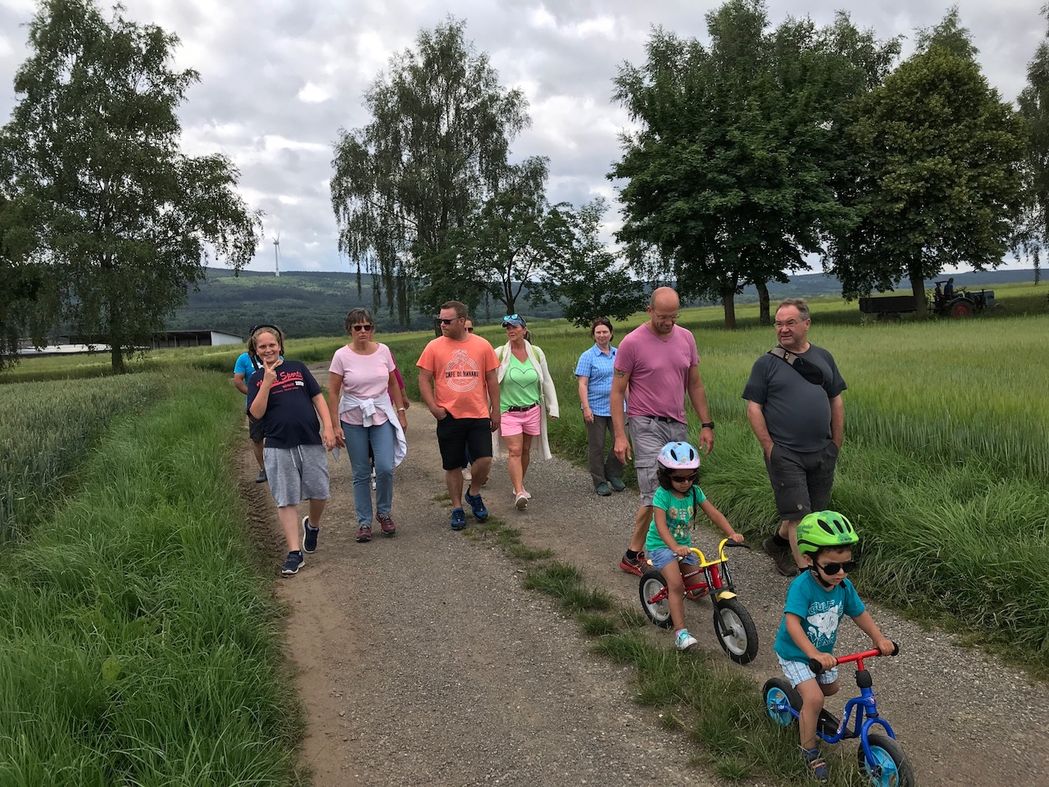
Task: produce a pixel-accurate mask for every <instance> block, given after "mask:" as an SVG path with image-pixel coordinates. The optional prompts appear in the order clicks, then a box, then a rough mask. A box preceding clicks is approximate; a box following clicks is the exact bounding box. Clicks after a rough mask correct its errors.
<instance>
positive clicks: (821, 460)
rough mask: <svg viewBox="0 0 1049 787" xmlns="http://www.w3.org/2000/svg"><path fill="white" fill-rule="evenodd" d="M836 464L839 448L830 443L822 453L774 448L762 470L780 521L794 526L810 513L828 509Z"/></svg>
mask: <svg viewBox="0 0 1049 787" xmlns="http://www.w3.org/2000/svg"><path fill="white" fill-rule="evenodd" d="M837 462H838V446H836V445H835V444H834V443H833V442H828V443H827V447H826V448H824V449H823V450H822V451H813V452H811V453H808V452H806V453H800V452H798V451H791V450H790V449H789V448H784V447H783V446H781V445H775V444H773V446H772V454H771V456H769V457H768V459H766V460H765V467H766V468H767V469H768V472H769V481H771V482H772V493H773V494H774V495H775V496H776V508H777V509H778V510H779V515H780V517H781V518H782V519H785V520H787V521H789V522H796V521H798V520H800V519H803V518H804V517H805V515H806V514H810V513H812V512H813V511H825V510H826V509H827V508H829V507H830V490H831V487H832V486H834V467H835V465H836V464H837Z"/></svg>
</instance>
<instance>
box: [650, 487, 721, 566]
mask: <svg viewBox="0 0 1049 787" xmlns="http://www.w3.org/2000/svg"><path fill="white" fill-rule="evenodd" d="M693 491H695V494H693ZM706 499H707V496H706V495H705V494H703V490H702V489H700V488H699V487H698V486H693V487H692V489H691V490H689V491H688V492H686V493H685V496H684V497H678V496H677V495H675V494H674V493H673V492H671V491H670V490H669V489H664V488H663V487H661V486H660V487H657V488H656V493H655V494H654V495H653V496H652V506H653V507H654V508H661V509H663V510H664V511H666V514H667V527H668V528H670V535H672V536H673V537H674V540H675V541H677V542H678V544H680V545H681V546H683V547H690V546H692V520H693V519H694V518H695V516H696V509H697V508H699V506H700V504H701V503H702V502H703V501H704V500H706ZM654 549H670V547H669V546H667V543H666V542H665V541H664V540H663V539H662V538H661V537H660V535H659V531H658V530H656V520H655V518H654V517H653V519H652V522H651V524H649V526H648V537H647V538H646V539H645V551H646V552H651V551H652V550H654Z"/></svg>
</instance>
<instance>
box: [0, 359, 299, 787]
mask: <svg viewBox="0 0 1049 787" xmlns="http://www.w3.org/2000/svg"><path fill="white" fill-rule="evenodd" d="M176 383H177V384H176ZM78 392H79V396H78ZM0 396H2V397H3V401H2V404H0V412H3V413H4V414H5V418H6V416H7V415H8V406H7V405H9V404H11V403H12V401H14V402H16V403H17V404H18V405H19V409H21V410H23V411H25V417H24V418H23V419H22V421H20V422H17V423H15V422H10V421H5V426H6V427H7V430H6V432H5V440H12V442H15V440H14V438H17V442H19V443H20V442H25V443H27V445H28V446H30V447H35V448H36V449H37V450H39V451H40V452H41V454H42V457H43V458H42V461H41V463H40V464H39V465H36V466H28V467H27V468H26V472H25V473H24V474H23V475H20V476H18V477H17V478H16V481H19V480H20V479H23V478H29V477H30V476H31V475H32V473H34V472H35V473H37V476H36V478H37V479H38V481H39V480H40V479H43V478H45V477H48V476H50V477H54V475H55V473H56V472H61V471H62V469H63V468H68V467H69V466H70V462H69V461H68V460H69V458H70V456H69V455H66V454H65V453H64V450H65V447H66V445H67V444H68V445H72V447H73V448H75V449H76V451H75V457H74V458H75V460H76V461H75V462H74V463H73V465H74V466H75V467H76V473H75V478H73V479H71V480H70V483H68V484H65V485H63V487H62V488H61V489H60V488H59V487H52V488H51V491H52V493H53V494H52V495H51V498H50V499H49V504H48V508H47V511H46V514H47V515H46V516H43V515H42V516H40V517H38V519H37V521H34V522H33V527H32V529H31V530H30V532H29V533H28V537H27V538H25V539H23V540H20V541H19V542H16V543H8V544H6V545H5V546H4V549H3V550H0V617H2V619H3V620H4V621H5V625H4V626H3V627H0V730H2V732H0V784H4V785H38V784H54V785H67V784H68V785H99V787H101V786H102V785H113V784H193V785H216V786H218V785H231V784H253V785H254V784H259V785H264V784H272V785H277V784H280V785H284V784H294V783H297V781H298V780H299V776H298V775H297V773H296V770H295V750H296V746H297V741H298V730H299V723H300V722H299V718H300V717H299V713H300V711H299V707H298V704H297V701H296V700H295V698H294V697H293V696H292V695H289V693H288V691H287V689H286V688H285V685H284V684H285V680H286V675H284V674H283V672H282V670H283V666H282V665H283V661H282V656H281V652H280V636H279V634H280V628H279V624H280V618H279V615H278V610H277V609H276V606H275V604H274V602H273V601H272V597H271V595H270V589H269V579H268V577H267V578H262V577H261V576H260V574H259V572H258V569H257V557H256V556H255V554H254V551H253V549H252V547H251V545H250V544H249V543H248V542H247V534H246V530H245V527H244V522H245V512H244V510H243V505H242V503H241V501H240V499H239V495H238V491H237V485H236V478H235V474H234V473H233V471H232V469H231V465H230V455H231V445H232V444H233V442H234V441H235V442H236V444H237V446H238V448H239V447H240V445H241V444H242V440H243V432H242V430H241V424H242V417H241V416H240V415H239V414H238V412H237V407H236V396H235V395H234V394H233V393H232V392H231V391H230V390H229V389H228V388H226V387H225V384H224V379H223V377H222V376H219V375H215V374H210V373H204V372H200V371H194V370H192V369H188V368H182V369H180V370H179V371H178V374H177V377H176V376H174V375H172V376H171V377H169V378H168V379H167V380H166V381H165V382H164V383H163V384H162V383H161V381H160V379H159V376H158V375H148V374H146V375H132V376H125V377H119V378H116V377H109V378H104V379H102V380H97V381H85V382H83V383H81V384H80V385H78V386H76V387H68V388H67V389H59V387H58V386H56V385H55V384H54V383H51V384H43V383H35V384H27V385H24V386H10V387H8V388H6V389H4V390H3V391H2V392H0ZM18 397H22V398H21V399H20V400H19V399H18ZM143 398H145V400H146V401H143ZM41 401H42V404H41ZM27 402H32V403H33V406H34V407H35V408H36V409H35V411H31V410H30V411H26V410H25V405H26V403H27ZM147 402H148V406H147V404H146V403H147ZM121 412H122V413H123V414H122V415H121V414H119V413H121ZM81 421H83V422H86V423H88V424H89V425H90V429H88V430H87V432H89V433H91V436H88V435H87V434H78V433H77V432H76V427H77V426H78V425H79V422H81ZM100 423H101V424H103V425H104V426H105V431H104V433H103V434H95V432H98V431H99V430H98V427H99V425H100ZM51 431H55V432H56V433H58V438H57V439H55V440H51V439H50V438H48V436H47V435H48V433H49V432H51ZM75 441H79V442H75ZM30 453H32V448H28V449H27V451H26V452H24V454H23V461H27V460H26V459H25V458H24V457H25V455H26V454H30ZM7 455H8V454H7V453H6V452H5V457H6V456H7ZM55 468H58V469H55ZM8 470H9V468H7V467H5V475H6V473H7V471H8ZM45 486H46V485H45Z"/></svg>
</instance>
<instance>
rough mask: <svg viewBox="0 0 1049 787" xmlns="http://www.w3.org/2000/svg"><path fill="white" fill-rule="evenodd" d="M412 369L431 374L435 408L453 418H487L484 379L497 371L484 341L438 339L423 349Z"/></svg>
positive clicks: (493, 356) (486, 394) (444, 337)
mask: <svg viewBox="0 0 1049 787" xmlns="http://www.w3.org/2000/svg"><path fill="white" fill-rule="evenodd" d="M415 365H416V366H418V367H419V368H420V369H425V370H426V371H428V372H430V373H431V374H433V379H434V394H435V398H436V400H437V406H438V407H443V408H444V409H445V410H447V411H448V412H449V413H451V415H452V417H453V418H487V417H488V386H487V385H485V380H484V376H485V374H486V373H487V372H490V371H492V370H493V369H497V368H499V361H498V359H497V358H496V357H495V350H493V349H492V345H490V344H489V343H488V340H487V339H483V338H482V337H480V336H474V335H473V334H469V335H468V336H467V338H466V339H465V340H464V341H461V342H457V341H455V340H454V339H449V338H448V337H447V336H439V337H437V338H436V339H432V340H431V341H430V343H429V344H427V345H426V349H424V350H423V352H422V355H420V356H419V360H418V361H416V363H415Z"/></svg>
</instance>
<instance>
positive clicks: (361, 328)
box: [353, 323, 375, 331]
mask: <svg viewBox="0 0 1049 787" xmlns="http://www.w3.org/2000/svg"><path fill="white" fill-rule="evenodd" d="M374 327H375V326H374V325H369V324H368V323H361V324H360V325H354V326H353V330H354V331H370V330H371V329H372V328H374Z"/></svg>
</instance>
